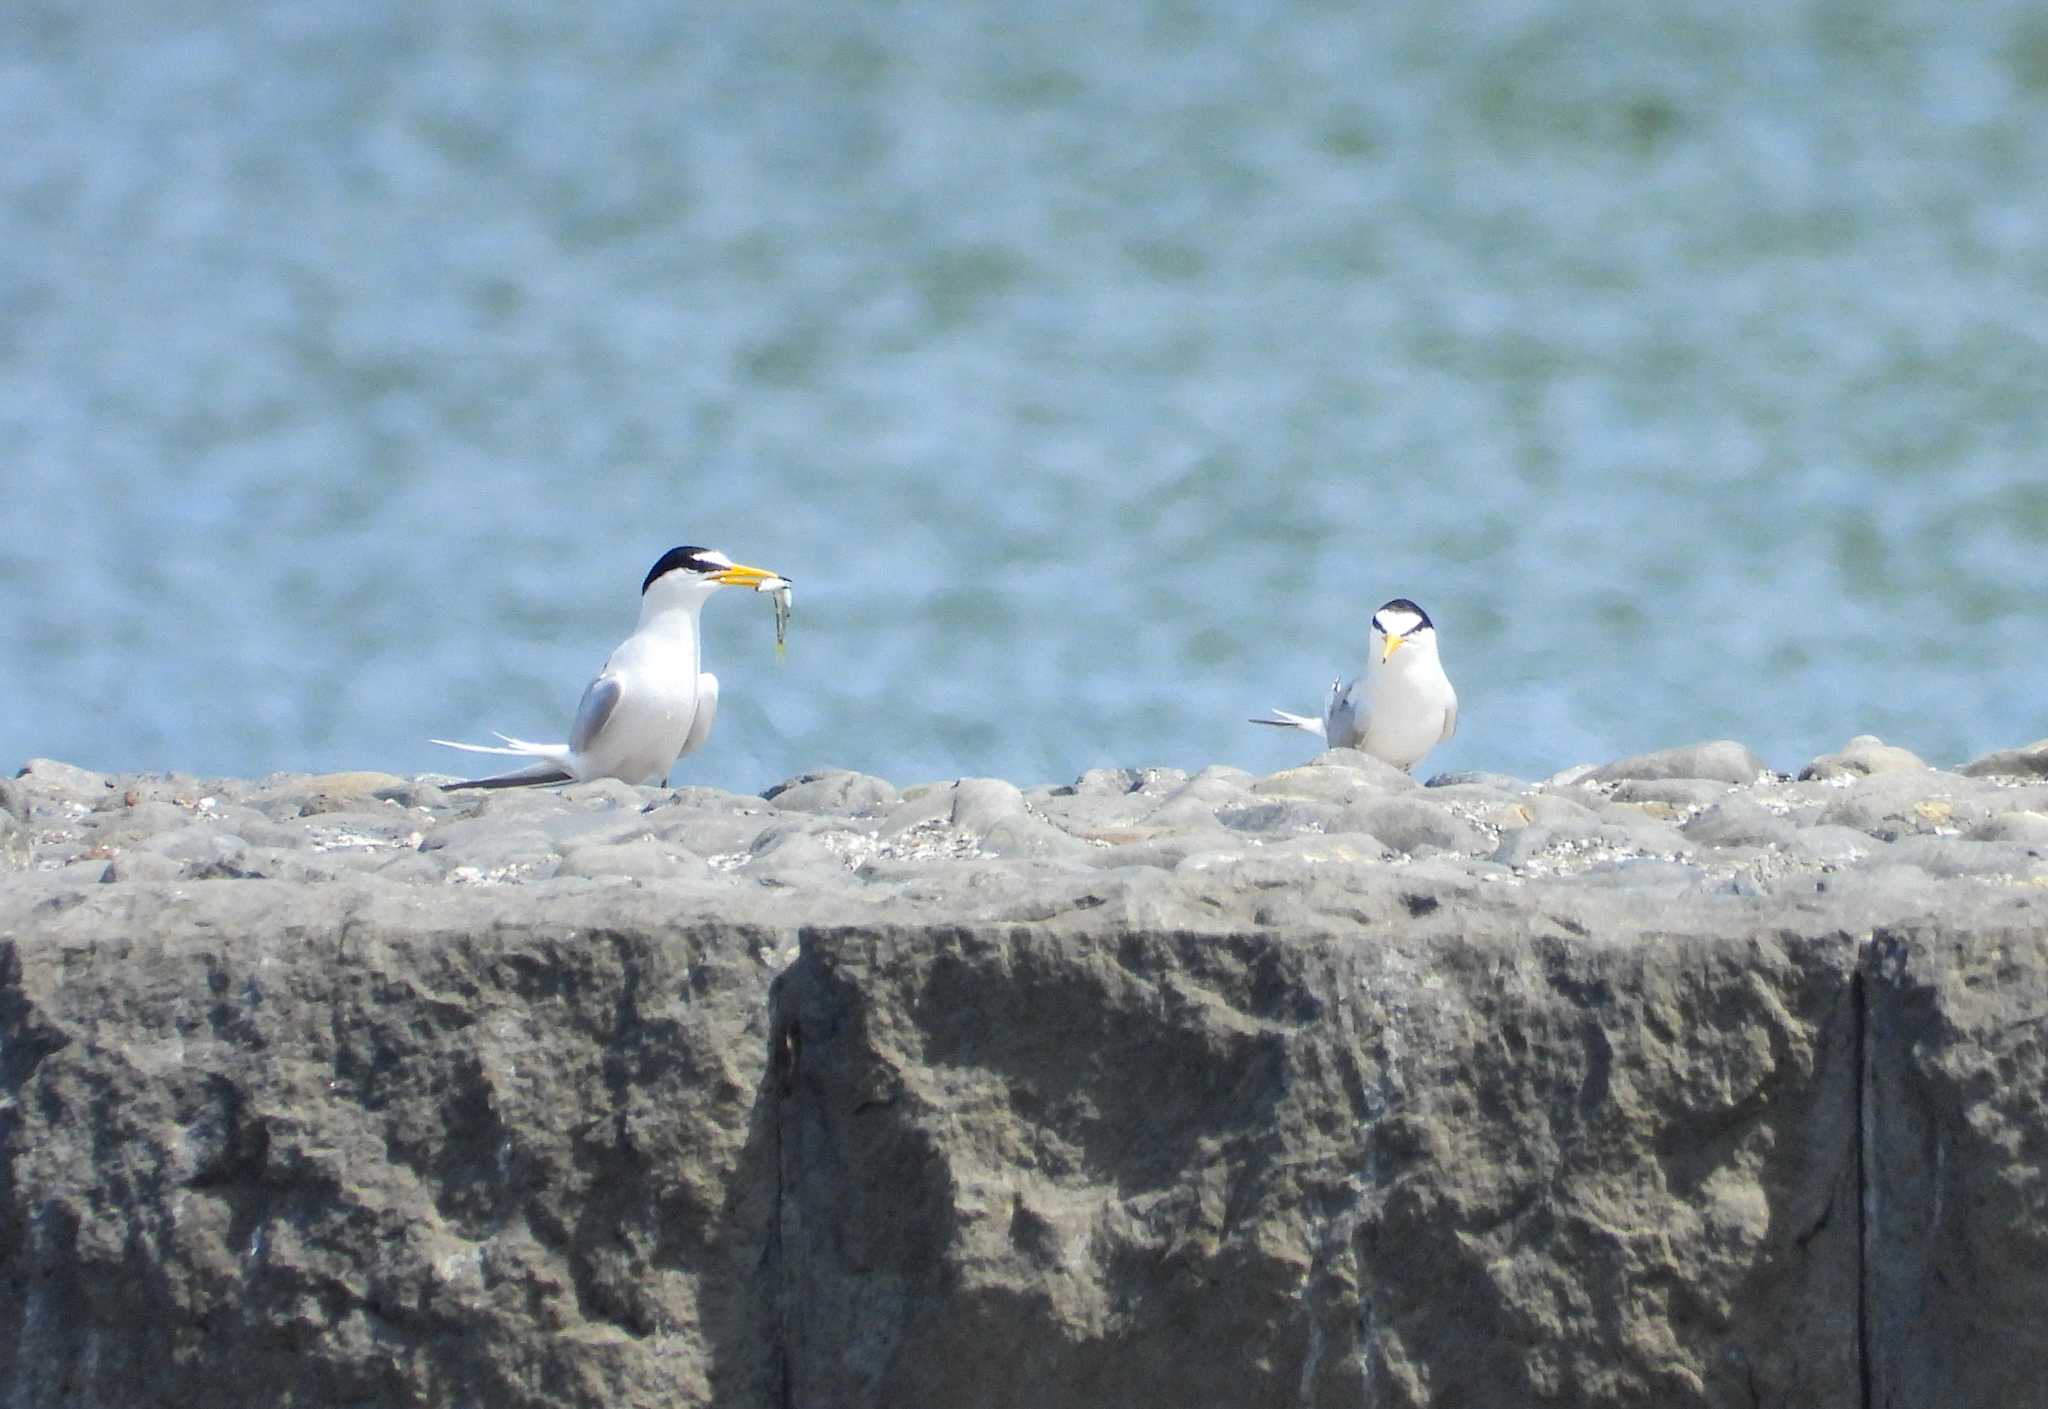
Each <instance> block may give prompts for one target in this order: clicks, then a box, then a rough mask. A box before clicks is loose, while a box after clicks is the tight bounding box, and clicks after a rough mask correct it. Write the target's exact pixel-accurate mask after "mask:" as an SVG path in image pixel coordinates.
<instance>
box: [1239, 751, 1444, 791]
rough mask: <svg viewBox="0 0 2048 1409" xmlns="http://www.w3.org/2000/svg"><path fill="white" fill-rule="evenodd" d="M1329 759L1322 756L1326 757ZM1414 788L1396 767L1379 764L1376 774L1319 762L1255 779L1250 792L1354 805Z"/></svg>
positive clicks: (1410, 781) (1406, 776) (1409, 779)
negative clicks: (1368, 799) (1380, 766)
mask: <svg viewBox="0 0 2048 1409" xmlns="http://www.w3.org/2000/svg"><path fill="white" fill-rule="evenodd" d="M1346 752H1349V751H1348V750H1346ZM1331 756H1332V755H1329V754H1326V755H1324V757H1325V758H1327V757H1331ZM1360 756H1361V757H1363V755H1360ZM1375 761H1376V762H1377V760H1375ZM1414 786H1415V780H1414V779H1412V778H1410V777H1409V776H1408V775H1407V774H1405V773H1403V772H1401V771H1400V770H1399V769H1397V768H1386V767H1385V766H1384V765H1382V768H1381V770H1379V771H1369V770H1367V769H1363V768H1344V767H1339V766H1336V765H1333V764H1325V763H1323V762H1322V761H1321V760H1320V759H1319V760H1317V761H1316V762H1315V763H1311V764H1304V765H1303V766H1302V767H1300V768H1285V769H1282V770H1281V771H1280V772H1278V773H1269V774H1267V775H1266V776H1265V777H1263V778H1258V779H1255V780H1254V781H1253V782H1252V785H1251V790H1252V791H1253V792H1254V793H1256V794H1257V795H1258V796H1260V797H1271V798H1297V799H1300V800H1301V801H1304V802H1355V801H1357V800H1358V799H1360V798H1366V797H1385V796H1386V795H1387V794H1388V793H1390V792H1406V791H1408V790H1410V789H1411V788H1413V787H1414Z"/></svg>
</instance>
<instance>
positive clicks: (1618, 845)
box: [0, 736, 2048, 924]
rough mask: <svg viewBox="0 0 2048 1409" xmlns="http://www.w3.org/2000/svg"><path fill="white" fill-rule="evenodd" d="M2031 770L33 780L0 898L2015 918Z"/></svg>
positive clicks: (1323, 761)
mask: <svg viewBox="0 0 2048 1409" xmlns="http://www.w3.org/2000/svg"><path fill="white" fill-rule="evenodd" d="M2044 754H2048V745H2033V746H2030V747H2028V748H2024V749H2013V750H2007V751H2004V752H2001V753H1997V754H1991V755H1987V756H1986V757H1985V758H1984V759H1980V760H1977V761H1976V762H1974V763H1971V764H1969V765H1966V766H1965V767H1964V768H1963V769H1961V770H1958V771H1945V770H1941V769H1936V768H1932V767H1929V766H1927V765H1926V764H1925V763H1923V762H1922V761H1921V760H1919V759H1917V758H1915V757H1914V756H1913V755H1911V754H1910V753H1907V752H1906V751H1905V750H1903V749H1898V748H1893V747H1890V746H1887V745H1884V744H1882V743H1881V742H1880V741H1879V740H1876V739H1872V738H1869V737H1868V736H1859V737H1858V738H1856V739H1853V740H1851V741H1850V742H1849V743H1848V744H1847V745H1846V746H1845V747H1844V748H1843V749H1841V750H1840V751H1838V752H1836V753H1833V754H1829V755H1825V756H1823V757H1822V758H1819V759H1816V760H1814V761H1813V762H1812V763H1810V764H1808V765H1806V767H1805V768H1804V769H1802V770H1800V771H1798V772H1797V773H1796V774H1780V773H1773V772H1770V771H1767V770H1766V769H1765V768H1764V767H1763V766H1762V764H1761V763H1760V762H1759V761H1758V760H1757V759H1756V756H1755V755H1754V754H1752V753H1751V752H1750V751H1749V750H1747V749H1746V748H1744V747H1743V746H1741V745H1740V744H1736V743H1732V742H1728V741H1716V742H1712V743H1705V744H1699V745H1694V746H1691V747H1688V748H1680V749H1670V750H1666V751H1664V752H1661V753H1656V754H1648V755H1643V756H1641V757H1637V758H1631V759H1624V760H1621V761H1618V762H1615V763H1610V764H1606V765H1604V766H1598V767H1595V766H1583V767H1578V768H1571V769H1567V770H1565V771H1563V772H1560V773H1558V774H1557V775H1555V776H1554V777H1552V778H1549V779H1547V780H1544V781H1541V782H1528V781H1524V780H1521V779H1516V778H1510V777H1505V776H1502V775H1498V774H1482V773H1453V774H1441V775H1439V776H1437V777H1435V778H1432V779H1430V780H1429V782H1428V783H1427V784H1424V783H1420V782H1418V781H1417V780H1415V779H1413V778H1410V777H1408V776H1407V775H1406V774H1403V773H1400V772H1398V771H1397V770H1395V769H1392V768H1390V767H1388V766H1387V765H1385V764H1383V763H1380V762H1379V761H1377V760H1375V759H1373V758H1370V757H1368V756H1366V755H1363V754H1360V753H1356V752H1352V751H1349V750H1341V749H1339V750H1332V751H1330V752H1328V753H1325V754H1323V755H1321V756H1320V757H1318V758H1315V759H1313V760H1312V761H1310V762H1309V763H1307V764H1305V765H1303V766H1301V767H1296V768H1289V769H1284V770H1282V771H1280V772H1277V773H1271V774H1267V775H1265V776H1263V777H1261V776H1256V775H1253V774H1251V773H1247V772H1245V771H1243V770H1241V769H1237V768H1231V767H1225V766H1214V767H1210V768H1205V769H1203V770H1201V771H1200V772H1198V773H1194V774H1187V773H1184V772H1181V771H1179V770H1176V769H1159V768H1130V769H1098V770H1094V771H1091V772H1088V773H1085V774H1083V775H1082V776H1081V777H1080V778H1078V779H1076V780H1074V781H1073V782H1072V783H1068V784H1063V785H1047V786H1039V787H1031V788H1019V787H1017V786H1015V785H1014V784H1011V783H1008V782H1003V781H1001V780H998V779H990V778H962V779H958V780H954V781H947V782H936V783H924V784H919V785H915V786H910V787H903V788H899V787H897V786H895V785H893V784H891V783H889V782H886V781H884V780H882V779H879V778H874V777H869V776H866V775H863V774H859V773H851V772H843V771H824V772H818V773H807V774H804V775H801V776H799V777H795V778H791V779H789V780H788V781H786V782H783V783H780V784H777V785H776V786H774V787H772V788H769V789H767V790H766V792H765V793H763V794H762V795H760V796H749V795H743V794H735V793H728V792H723V791H720V790H717V789H713V788H698V787H680V788H672V789H663V788H640V787H631V786H628V785H626V784H623V783H619V782H615V781H608V780H607V781H600V782H595V783H584V784H577V785H573V786H569V787H564V788H548V789H540V788H535V789H523V790H518V791H507V792H493V793H483V794H478V793H471V792H454V793H451V792H445V791H443V789H442V788H441V787H440V786H439V785H438V784H439V783H440V782H445V781H449V780H448V779H446V778H445V777H442V776H441V775H421V776H419V777H416V778H410V779H408V778H401V777H397V776H393V775H390V774H383V773H331V774H321V775H297V774H280V775H273V776H270V777H266V778H261V779H256V780H240V779H200V778H194V777H189V776H184V775H178V774H156V773H141V774H101V773H94V772H90V771H88V770H85V769H81V768H76V767H73V766H70V765H68V764H63V763H58V762H54V761H51V760H46V759H36V760H33V761H31V762H30V763H29V764H28V765H27V766H26V767H25V768H23V769H22V771H21V772H20V774H19V775H17V776H16V777H15V778H14V779H12V780H8V781H4V782H0V884H10V885H25V886H28V887H30V888H31V889H33V890H36V891H38V892H42V891H46V890H52V889H56V890H61V889H67V888H72V887H76V886H79V885H83V884H93V885H100V884H106V885H114V886H119V885H122V884H132V883H137V882H155V883H159V884H163V883H173V884H183V883H187V882H197V881H208V880H230V881H248V880H257V881H261V880H286V881H298V882H335V881H363V882H369V883H374V884H382V885H389V886H403V887H411V888H413V891H414V893H417V892H418V889H419V888H422V887H474V888H520V889H521V890H522V891H523V892H545V893H554V894H566V893H574V892H576V891H579V890H590V889H598V888H613V887H619V886H632V887H649V886H653V887H659V888H661V890H662V891H663V893H664V894H665V895H672V896H674V897H675V898H676V899H677V900H678V902H679V903H684V904H688V905H689V906H690V907H691V908H692V909H695V910H698V911H700V912H701V911H702V910H704V909H707V908H728V907H725V906H721V905H720V903H719V902H720V898H721V897H725V898H728V899H737V898H738V897H740V896H765V897H769V898H771V901H772V903H771V904H770V906H769V908H768V910H767V911H764V912H763V913H773V914H775V915H776V916H777V917H778V918H784V919H788V918H794V919H798V920H802V919H803V918H805V917H806V916H807V915H811V914H816V915H820V916H823V915H831V916H833V917H847V916H849V914H850V913H862V912H866V913H879V912H881V911H888V912H890V913H897V912H908V913H913V914H920V915H923V916H926V917H941V916H959V917H962V918H966V917H970V916H971V917H975V918H1017V919H1033V918H1044V917H1047V916H1049V915H1050V914H1054V913H1059V912H1062V911H1068V910H1071V909H1074V908H1076V907H1080V908H1087V907H1091V906H1099V905H1104V904H1106V903H1108V902H1109V901H1111V900H1120V901H1121V902H1123V908H1124V909H1125V910H1126V911H1128V910H1129V908H1130V907H1131V906H1134V905H1136V906H1141V907H1143V906H1144V905H1145V902H1147V901H1149V900H1157V901H1159V902H1161V903H1163V904H1165V905H1166V907H1167V909H1166V911H1162V912H1157V913H1169V912H1172V911H1176V910H1179V909H1180V908H1182V907H1183V906H1184V905H1185V904H1186V903H1187V902H1189V901H1190V900H1207V899H1209V898H1210V897H1216V896H1230V897H1235V898H1236V903H1234V904H1232V905H1231V906H1230V907H1228V914H1227V915H1226V914H1219V915H1218V918H1219V920H1228V919H1232V918H1234V919H1236V920H1239V921H1244V920H1249V921H1252V922H1254V923H1261V924H1267V923H1272V924H1280V923H1288V922H1289V921H1290V920H1291V919H1299V918H1303V916H1301V915H1290V914H1288V913H1286V912H1285V909H1284V907H1282V906H1280V905H1279V904H1278V901H1277V899H1276V898H1275V896H1274V893H1276V892H1301V893H1305V894H1306V901H1305V903H1306V904H1308V906H1309V913H1311V914H1313V913H1317V912H1320V913H1322V914H1323V915H1324V916H1326V917H1327V916H1328V915H1330V914H1332V913H1342V911H1343V909H1344V906H1343V903H1342V896H1343V895H1344V894H1345V893H1346V892H1350V891H1357V890H1359V889H1361V888H1365V889H1372V890H1383V889H1385V886H1386V883H1387V882H1388V881H1390V880H1396V881H1399V882H1400V883H1401V884H1403V885H1404V886H1405V887H1406V889H1408V890H1412V891H1415V892H1416V893H1417V894H1418V895H1420V894H1424V893H1430V894H1436V893H1442V892H1460V891H1470V890H1475V889H1482V888H1503V889H1505V890H1513V889H1516V888H1534V889H1536V890H1537V891H1539V892H1546V893H1547V892H1550V891H1552V890H1554V889H1555V888H1558V887H1569V888H1572V889H1574V890H1580V891H1589V890H1603V891H1609V892H1614V893H1616V894H1617V895H1627V896H1630V897H1632V898H1636V899H1641V900H1663V899H1676V898H1679V897H1685V898H1688V899H1699V898H1712V897H1738V898H1739V897H1759V896H1788V895H1789V896H1813V895H1819V894H1826V893H1829V892H1834V893H1836V894H1840V893H1842V892H1843V891H1844V890H1848V891H1852V892H1856V893H1861V894H1867V895H1872V894H1891V895H1894V896H1900V897H1901V898H1907V897H1910V898H1913V899H1915V900H1917V901H1920V902H1927V903H1935V900H1934V896H1935V892H1937V891H1945V890H1946V889H1947V888H1952V887H1969V888H1972V890H1973V891H1974V892H1978V893H1980V898H1981V893H1982V892H1984V891H1986V890H1990V891H2004V892H2006V893H2007V894H2010V895H2012V896H2014V897H2016V898H2017V897H2027V898H2029V900H2030V901H2031V899H2032V898H2034V897H2038V896H2039V895H2040V892H2041V890H2042V889H2043V888H2044V887H2048V776H2043V774H2042V773H2041V772H2040V771H2037V769H2036V767H2035V764H2036V761H2037V760H2038V759H2039V758H2041V757H2043V756H2044ZM2003 760H2009V761H2010V766H2011V771H2006V772H2001V771H1999V770H1998V764H1999V763H2000V761H2003ZM7 876H12V877H14V878H15V879H14V880H13V881H11V882H9V881H6V880H5V877H7ZM1902 893H1903V894H1902ZM1261 895H1265V896H1267V897H1268V899H1267V900H1266V901H1264V902H1260V901H1258V900H1257V897H1259V896H1261ZM1247 897H1251V899H1247ZM535 898H538V897H537V896H536V897H535ZM746 908H752V907H746ZM1218 908H1219V910H1221V909H1222V908H1223V907H1221V906H1220V904H1219V906H1218Z"/></svg>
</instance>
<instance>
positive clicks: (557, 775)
mask: <svg viewBox="0 0 2048 1409" xmlns="http://www.w3.org/2000/svg"><path fill="white" fill-rule="evenodd" d="M491 733H492V734H493V735H494V736H495V737H497V738H500V739H503V740H504V741H505V743H506V744H507V745H509V747H506V748H500V747H497V746H496V745H493V744H460V743H457V742H456V741H455V740H453V739H429V740H427V742H428V743H430V744H439V745H440V746H441V747H442V748H447V749H461V750H462V751H463V752H464V753H497V754H509V755H510V756H512V757H513V758H531V759H534V760H536V762H534V763H532V764H531V765H529V766H528V767H525V768H518V769H514V770H513V771H512V772H510V773H499V774H495V775H494V776H492V777H489V778H472V779H470V780H469V781H468V782H466V783H450V784H449V785H448V786H449V788H450V789H451V790H452V789H454V788H530V787H536V786H538V785H540V784H542V783H566V782H568V781H569V780H570V779H571V778H572V777H574V776H575V775H574V774H572V773H570V771H569V767H568V764H569V746H568V745H567V744H536V743H532V742H530V741H528V740H526V739H515V738H513V737H512V736H511V735H510V734H500V733H498V731H497V730H495V729H493V730H492V731H491Z"/></svg>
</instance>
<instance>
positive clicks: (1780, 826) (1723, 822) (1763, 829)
mask: <svg viewBox="0 0 2048 1409" xmlns="http://www.w3.org/2000/svg"><path fill="white" fill-rule="evenodd" d="M1679 830H1680V831H1682V832H1683V833H1684V834H1685V837H1686V840H1687V841H1690V842H1692V843H1693V844H1695V845H1697V846H1783V845H1785V844H1786V843H1788V842H1789V841H1791V839H1792V836H1793V834H1794V833H1795V832H1797V831H1798V830H1799V829H1798V828H1797V827H1795V826H1793V825H1792V824H1791V823H1790V822H1788V821H1786V820H1785V819H1784V818H1782V817H1780V816H1778V815H1777V814H1776V813H1773V812H1769V811H1766V810H1765V809H1764V808H1762V807H1759V806H1758V805H1757V804H1756V803H1754V802H1751V801H1750V800H1749V799H1748V798H1746V797H1726V798H1723V799H1722V800H1721V801H1719V802H1717V803H1715V804H1714V805H1713V806H1712V807H1709V808H1708V809H1707V810H1706V811H1705V812H1702V813H1700V815H1699V816H1697V817H1695V818H1693V819H1692V820H1691V821H1689V822H1687V823H1686V824H1685V825H1684V826H1683V827H1681V828H1680V829H1679Z"/></svg>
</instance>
